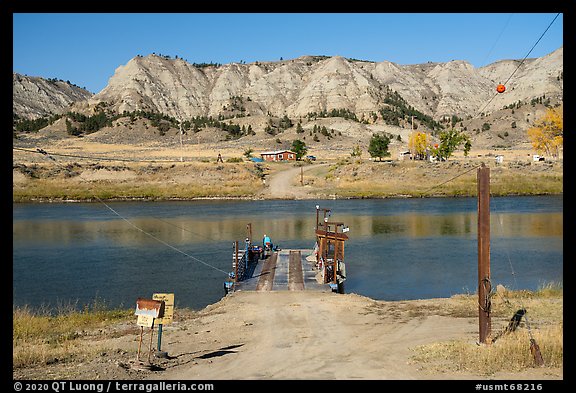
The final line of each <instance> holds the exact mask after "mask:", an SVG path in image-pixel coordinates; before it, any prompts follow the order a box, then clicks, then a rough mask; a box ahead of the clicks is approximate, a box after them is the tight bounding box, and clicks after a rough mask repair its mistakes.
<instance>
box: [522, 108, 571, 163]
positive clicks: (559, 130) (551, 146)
mask: <svg viewBox="0 0 576 393" xmlns="http://www.w3.org/2000/svg"><path fill="white" fill-rule="evenodd" d="M528 137H529V138H530V141H531V142H532V147H533V148H534V150H536V151H537V152H538V153H539V154H546V155H549V156H552V157H554V158H557V157H558V156H559V155H560V151H561V150H562V148H563V145H564V117H563V106H559V107H556V108H548V109H547V110H546V113H545V114H544V115H543V116H542V117H541V118H540V119H538V120H536V122H535V123H534V127H530V128H529V129H528Z"/></svg>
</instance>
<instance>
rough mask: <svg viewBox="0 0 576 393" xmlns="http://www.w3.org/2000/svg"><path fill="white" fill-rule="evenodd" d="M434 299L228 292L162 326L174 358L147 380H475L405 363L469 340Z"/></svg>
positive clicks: (459, 321)
mask: <svg viewBox="0 0 576 393" xmlns="http://www.w3.org/2000/svg"><path fill="white" fill-rule="evenodd" d="M450 301H451V300H450V299H446V300H442V302H450ZM437 302H438V300H437V299H436V300H435V299H429V300H419V301H405V302H403V301H400V302H381V301H374V300H372V299H370V298H367V297H364V296H359V295H356V294H335V293H330V292H314V291H286V290H284V291H272V292H267V291H266V292H258V291H240V292H235V293H233V294H232V295H229V296H227V297H225V298H224V299H223V300H221V301H220V302H218V303H217V304H215V305H213V306H210V307H208V308H207V309H206V310H205V311H204V312H202V315H201V316H199V318H196V319H194V320H193V321H188V322H187V327H186V330H174V331H167V332H166V339H167V340H168V341H167V342H168V344H167V345H166V348H165V350H167V351H169V352H170V354H171V355H172V356H173V357H174V360H172V361H167V363H166V364H165V366H163V367H166V369H165V370H164V371H162V372H160V373H155V374H153V375H150V377H149V378H152V379H170V380H172V379H177V380H189V379H191V380H197V379H204V380H212V379H214V380H217V379H259V380H260V379H323V380H333V379H348V380H355V379H379V380H382V379H403V380H406V379H476V378H483V377H482V376H475V375H470V374H466V373H432V372H430V371H423V370H422V365H421V364H418V363H416V362H414V361H413V360H412V356H413V355H414V353H415V352H414V349H415V347H417V346H418V345H421V344H429V343H432V342H438V341H447V340H452V339H465V340H469V341H470V342H472V343H473V342H474V340H475V339H476V336H477V334H476V331H477V320H476V318H467V317H454V316H450V315H446V314H442V313H438V309H437V308H436V306H437V304H438V303H437ZM240 310H241V312H239V311H240ZM520 374H522V375H520ZM520 374H514V376H515V377H516V378H527V379H533V378H545V379H549V378H552V379H554V378H558V376H550V375H548V376H545V373H544V372H543V371H540V370H538V369H534V370H530V371H529V372H528V373H520ZM494 377H495V378H507V376H506V375H502V376H494Z"/></svg>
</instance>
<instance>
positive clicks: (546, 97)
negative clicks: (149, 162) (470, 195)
mask: <svg viewBox="0 0 576 393" xmlns="http://www.w3.org/2000/svg"><path fill="white" fill-rule="evenodd" d="M563 53H564V52H563V48H562V47H561V48H559V49H557V50H556V51H554V52H552V53H550V54H548V55H546V56H543V57H541V58H533V59H526V60H525V61H524V62H523V63H522V64H521V61H520V60H501V61H498V62H495V63H493V64H490V65H487V66H485V67H480V68H475V67H474V66H472V65H471V64H470V63H468V62H466V61H462V60H453V61H450V62H446V63H432V62H428V63H424V64H412V65H399V64H395V63H392V62H388V61H383V62H371V61H365V60H357V59H347V58H344V57H340V56H332V57H328V56H303V57H299V58H297V59H292V60H281V61H276V62H254V63H250V64H245V63H230V64H224V65H221V64H212V63H210V64H205V63H203V64H191V63H189V62H187V61H185V60H184V59H181V58H171V57H169V56H162V55H155V54H153V55H149V56H145V57H143V56H136V57H134V58H133V59H131V60H130V61H128V63H127V64H125V65H121V66H119V67H118V68H117V69H116V71H115V73H114V75H113V76H112V77H111V78H110V80H109V83H108V85H107V86H106V87H105V88H104V89H103V90H102V91H100V92H99V93H97V94H95V95H92V94H91V93H89V92H87V91H86V90H83V89H80V88H78V87H77V86H74V85H71V84H69V83H66V82H62V81H53V80H45V79H42V78H34V77H25V76H22V75H18V74H14V99H13V111H14V114H15V115H18V116H20V117H21V118H34V117H40V116H46V117H47V116H48V115H49V114H51V113H65V112H73V113H72V114H71V115H67V116H66V119H59V120H54V119H55V117H54V118H51V119H50V120H46V121H45V122H42V123H41V124H39V125H38V124H35V127H36V128H35V129H32V128H30V129H29V130H28V131H36V130H37V129H39V128H44V127H45V125H46V124H50V126H49V127H45V130H47V131H46V132H52V131H54V132H56V134H54V135H60V137H66V136H67V135H68V136H70V135H80V134H83V135H87V134H93V135H91V139H93V140H100V141H105V142H107V143H136V142H135V141H138V143H141V142H143V141H147V140H151V139H154V140H158V141H165V140H166V138H171V140H175V135H176V134H177V133H178V128H179V121H180V120H182V121H183V123H182V124H183V129H184V131H186V132H187V131H192V132H193V133H194V134H196V133H198V132H199V131H203V132H204V133H206V132H207V133H209V135H208V134H206V135H204V134H203V138H202V140H208V139H210V140H214V141H218V140H230V139H234V140H236V139H242V140H243V141H244V140H245V141H246V143H247V146H250V143H254V141H255V140H256V139H258V140H261V139H262V138H265V139H271V140H279V139H280V138H279V134H283V137H282V138H281V139H282V140H286V141H288V140H292V139H295V138H303V139H305V136H308V137H309V138H308V140H307V141H306V143H309V144H312V143H316V144H324V145H327V144H334V146H335V147H339V148H343V149H347V148H348V146H349V145H350V144H354V143H359V142H361V141H365V140H366V138H370V136H371V135H372V133H374V132H386V133H388V134H390V135H391V136H393V137H394V138H396V140H397V142H395V143H397V144H398V145H399V148H400V146H403V145H404V144H406V143H407V140H408V136H409V133H410V130H411V129H412V127H414V128H416V129H418V130H423V131H432V134H433V135H434V134H435V132H436V131H439V130H441V129H445V128H446V127H454V128H457V129H459V130H462V131H464V132H466V133H468V135H469V136H470V137H471V139H472V140H473V142H474V146H475V147H478V148H479V147H482V146H485V147H511V146H515V145H518V144H522V143H526V142H527V136H526V132H525V131H526V130H527V128H528V127H530V126H531V124H532V122H533V121H534V119H536V118H537V117H539V116H541V115H542V114H543V113H544V111H545V110H546V108H547V107H553V106H556V105H559V104H561V103H562V102H563V86H564V80H563ZM519 66H520V67H519ZM518 67H519V68H518ZM517 68H518V69H517ZM516 69H517V70H516ZM512 73H514V75H513V78H511V80H510V81H509V83H507V86H506V92H505V93H504V94H496V86H497V85H498V84H499V83H504V82H506V80H507V79H508V78H509V77H510V75H512ZM52 124H53V125H52ZM26 127H28V125H27V124H20V125H17V126H16V129H17V130H22V131H26ZM154 130H155V131H154ZM304 133H306V134H304ZM191 135H192V133H191V134H190V135H189V136H187V137H190V138H192V137H191ZM198 135H200V134H198ZM311 137H314V138H313V139H312V138H311ZM176 139H177V138H176ZM200 139H201V138H200V137H198V138H197V139H196V140H197V141H200ZM311 139H312V140H311ZM402 148H403V147H402Z"/></svg>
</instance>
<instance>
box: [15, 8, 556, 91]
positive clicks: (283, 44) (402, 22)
mask: <svg viewBox="0 0 576 393" xmlns="http://www.w3.org/2000/svg"><path fill="white" fill-rule="evenodd" d="M555 16H556V13H515V14H511V13H469V14H456V13H444V14H442V13H440V14H433V13H423V14H417V13H412V14H411V13H408V14H402V13H393V14H386V13H379V14H362V13H327V14H322V13H312V14H306V13H271V14H270V13H231V14H227V13H220V14H219V13H216V14H210V13H196V14H194V13H192V14H170V13H161V14H157V13H137V14H130V13H121V14H114V13H81V14H74V13H64V14H57V13H39V14H34V13H15V14H13V71H14V72H18V73H20V74H26V75H29V76H41V77H44V78H58V79H63V80H69V81H70V82H72V83H74V84H76V85H78V86H80V87H85V88H87V89H88V90H89V91H91V92H93V93H97V92H99V91H100V90H102V89H103V88H104V87H105V86H106V85H107V83H108V79H109V78H110V77H111V76H112V75H113V74H114V71H115V69H116V68H117V67H118V66H120V65H124V64H126V63H127V62H128V61H129V60H130V59H131V58H133V57H135V56H136V55H143V56H146V55H149V54H151V53H156V54H163V55H170V56H172V57H175V56H176V55H177V56H178V57H181V58H184V59H185V60H187V61H188V62H190V63H193V62H196V63H202V62H206V63H210V62H215V63H221V64H226V63H230V62H240V61H244V62H246V63H251V62H255V61H277V60H280V58H283V59H285V60H287V59H293V58H296V57H300V56H304V55H326V56H336V55H338V56H344V57H348V58H355V59H360V60H370V61H376V62H379V61H384V60H387V61H391V62H394V63H397V64H418V63H425V62H428V61H432V62H447V61H450V60H465V61H468V62H470V63H471V64H472V65H474V66H475V67H481V66H484V65H486V64H490V63H493V62H495V61H498V60H504V59H522V58H523V57H524V56H525V55H526V54H527V53H528V51H529V50H530V49H531V48H532V46H533V45H534V44H535V43H536V41H537V40H538V38H539V37H540V36H541V34H542V33H543V32H544V30H545V29H546V28H547V27H548V25H549V24H550V22H552V20H553V19H554V17H555ZM562 45H563V15H562V14H561V15H560V16H559V17H558V18H557V19H556V21H555V22H554V24H553V25H552V26H551V27H550V29H549V30H548V32H547V33H546V35H545V36H544V37H543V38H542V40H541V41H540V42H539V43H538V45H537V46H536V47H535V48H534V50H533V52H532V53H531V54H530V56H529V57H531V58H532V57H540V56H544V55H546V54H548V53H550V52H552V51H554V50H556V49H558V48H560V47H561V46H562Z"/></svg>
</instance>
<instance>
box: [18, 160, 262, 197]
mask: <svg viewBox="0 0 576 393" xmlns="http://www.w3.org/2000/svg"><path fill="white" fill-rule="evenodd" d="M19 170H20V171H21V172H22V173H21V172H18V171H17V170H15V173H17V174H19V175H20V176H19V177H18V179H19V180H18V182H14V184H13V194H12V195H13V197H12V198H13V201H14V202H25V201H31V200H37V199H49V200H93V199H95V198H100V199H103V200H106V199H194V198H211V197H251V196H254V195H255V194H256V193H257V192H258V191H259V190H260V189H261V188H262V182H261V180H260V179H259V177H258V173H257V172H256V170H255V169H254V165H253V164H251V163H223V164H215V163H208V162H195V163H185V164H176V165H174V164H172V165H167V164H164V165H142V164H128V165H126V164H123V165H122V166H113V165H106V166H104V165H99V166H94V165H87V164H82V166H73V167H71V169H70V170H68V171H67V170H66V169H65V168H64V167H63V166H62V165H52V166H50V165H42V166H34V167H33V166H28V167H26V168H23V169H19ZM22 175H24V178H23V179H22V177H23V176H22Z"/></svg>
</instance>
